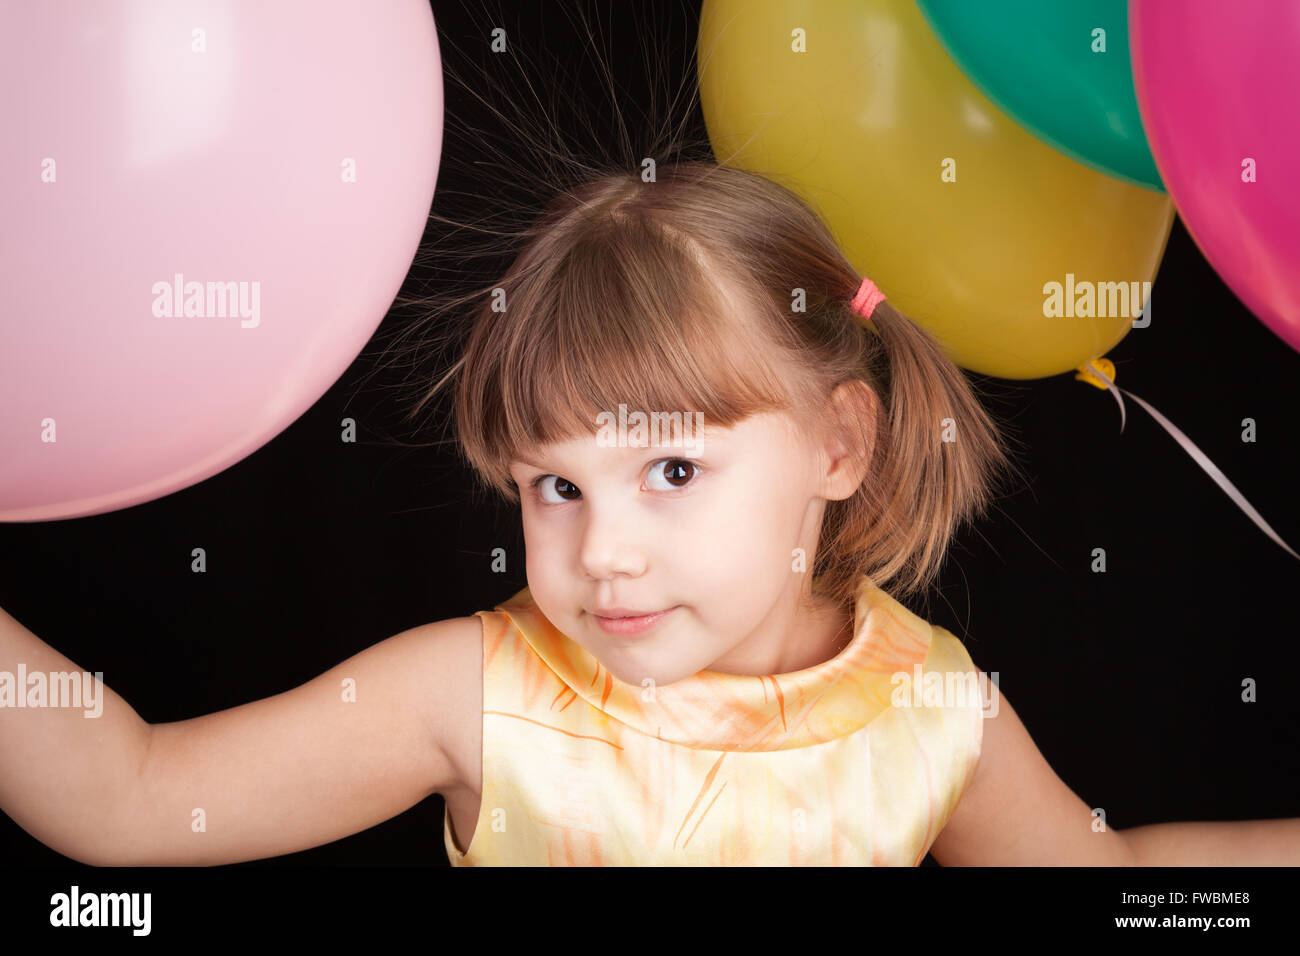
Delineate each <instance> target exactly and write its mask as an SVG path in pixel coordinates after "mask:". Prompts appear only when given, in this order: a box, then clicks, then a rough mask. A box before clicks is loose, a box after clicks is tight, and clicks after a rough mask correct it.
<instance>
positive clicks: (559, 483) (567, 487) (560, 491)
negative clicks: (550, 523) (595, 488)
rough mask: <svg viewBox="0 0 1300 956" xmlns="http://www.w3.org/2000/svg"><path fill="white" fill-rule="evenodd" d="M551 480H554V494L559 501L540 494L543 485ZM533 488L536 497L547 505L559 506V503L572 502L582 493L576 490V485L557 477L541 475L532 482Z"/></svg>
mask: <svg viewBox="0 0 1300 956" xmlns="http://www.w3.org/2000/svg"><path fill="white" fill-rule="evenodd" d="M551 478H554V479H555V484H556V490H555V493H556V494H557V495H559V496H560V501H555V500H554V499H551V498H548V497H546V495H544V494H542V489H543V488H545V487H546V484H545V483H546V482H547V481H548V480H550V479H551ZM533 487H534V488H536V489H537V492H538V495H539V496H540V497H541V499H542V500H543V501H545V502H547V503H548V504H559V503H560V502H561V501H573V500H574V498H576V497H577V496H578V495H580V494H582V492H580V491H579V490H578V486H577V485H575V484H574V483H573V482H571V481H568V480H566V479H564V478H561V477H560V476H559V475H542V476H541V477H539V478H537V479H535V480H534V481H533Z"/></svg>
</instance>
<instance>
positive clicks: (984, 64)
mask: <svg viewBox="0 0 1300 956" xmlns="http://www.w3.org/2000/svg"><path fill="white" fill-rule="evenodd" d="M916 5H917V6H918V7H919V8H920V10H921V13H923V14H924V15H925V17H926V19H927V20H928V21H929V22H930V26H931V27H932V28H933V29H934V32H935V35H936V36H938V38H939V40H940V41H941V42H942V43H943V45H944V48H945V49H946V50H947V51H948V55H949V56H951V57H952V58H953V60H954V61H956V63H957V64H958V65H959V66H960V67H961V68H962V69H963V70H964V71H965V73H966V75H967V76H968V77H970V79H971V82H973V83H974V84H975V85H976V86H977V87H979V89H980V91H981V92H983V93H984V95H985V96H987V97H988V98H989V99H990V100H992V101H993V102H994V103H996V104H997V105H998V106H999V107H1000V108H1001V109H1002V111H1003V112H1004V113H1006V114H1007V115H1008V116H1010V117H1012V118H1013V119H1015V120H1016V121H1017V122H1018V123H1020V125H1021V126H1024V127H1025V128H1026V129H1027V130H1029V131H1030V132H1031V133H1033V134H1034V135H1035V136H1037V137H1038V138H1039V139H1041V140H1043V141H1044V142H1046V143H1050V144H1051V145H1052V146H1054V147H1055V148H1056V149H1058V150H1060V151H1061V152H1063V153H1065V154H1066V155H1067V156H1069V157H1071V158H1072V159H1076V160H1078V161H1079V162H1081V163H1084V164H1086V165H1088V166H1090V167H1092V168H1093V169H1095V170H1097V171H1099V172H1102V173H1106V174H1107V175H1110V176H1114V177H1115V178H1117V179H1121V180H1124V181H1126V182H1128V183H1131V184H1132V185H1135V186H1141V187H1143V188H1146V189H1151V190H1154V191H1155V192H1161V193H1163V192H1164V191H1165V188H1164V183H1163V182H1162V181H1161V179H1160V173H1159V172H1158V171H1157V170H1156V163H1155V160H1154V159H1153V158H1152V156H1151V148H1150V147H1149V146H1148V145H1147V137H1146V131H1145V130H1144V129H1143V128H1142V116H1141V114H1140V113H1139V112H1138V104H1137V94H1136V93H1135V92H1134V89H1133V70H1132V66H1131V63H1130V61H1129V43H1128V0H916Z"/></svg>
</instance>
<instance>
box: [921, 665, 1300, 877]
mask: <svg viewBox="0 0 1300 956" xmlns="http://www.w3.org/2000/svg"><path fill="white" fill-rule="evenodd" d="M976 670H977V671H979V669H978V668H976ZM979 677H980V684H981V686H987V687H989V688H990V693H991V694H993V695H996V696H997V709H996V712H995V713H996V716H992V717H989V716H986V717H985V718H984V742H983V745H982V747H981V755H980V762H979V767H978V768H977V769H976V771H975V779H974V780H972V781H971V784H970V786H969V788H968V789H967V791H966V793H965V794H964V795H963V796H962V799H961V801H960V802H959V803H958V804H957V809H956V810H954V811H953V814H952V817H951V818H950V819H949V821H948V825H947V826H946V827H944V829H943V832H941V833H940V834H939V837H938V839H936V840H935V841H934V844H933V845H932V846H931V847H930V852H931V854H932V855H933V856H934V858H935V859H936V860H938V861H939V863H941V864H943V865H944V866H1179V865H1205V866H1224V865H1229V866H1230V865H1239V864H1246V865H1259V864H1264V865H1268V864H1285V865H1295V864H1297V863H1300V820H1295V819H1291V820H1250V821H1244V822H1240V823H1228V822H1225V823H1160V824H1154V825H1152V826H1144V827H1133V828H1131V829H1128V830H1122V831H1121V830H1116V829H1114V828H1113V827H1111V826H1110V825H1109V824H1107V825H1106V828H1105V829H1104V830H1103V829H1101V828H1100V826H1099V825H1098V824H1097V823H1094V816H1093V813H1092V809H1091V808H1090V807H1088V805H1087V804H1085V803H1084V802H1083V801H1082V800H1080V799H1079V798H1078V797H1077V796H1076V795H1075V794H1074V792H1073V791H1072V790H1070V788H1069V787H1067V786H1066V785H1065V784H1064V783H1063V782H1062V781H1061V778H1060V777H1058V776H1057V775H1056V773H1055V772H1054V771H1053V770H1052V768H1051V767H1050V766H1049V765H1048V763H1047V761H1046V760H1045V759H1044V758H1043V755H1042V754H1041V753H1040V752H1039V750H1038V748H1037V747H1036V746H1035V745H1034V742H1033V740H1032V739H1031V738H1030V736H1029V733H1028V731H1026V730H1025V726H1024V724H1022V723H1021V722H1020V718H1019V717H1017V716H1016V712H1015V711H1014V710H1012V709H1011V705H1010V704H1009V703H1007V699H1006V697H1004V696H1002V695H1001V691H999V690H998V689H997V685H995V684H994V683H993V682H992V681H989V680H987V679H986V678H985V677H984V673H983V671H979Z"/></svg>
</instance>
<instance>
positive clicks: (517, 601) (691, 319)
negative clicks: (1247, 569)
mask: <svg viewBox="0 0 1300 956" xmlns="http://www.w3.org/2000/svg"><path fill="white" fill-rule="evenodd" d="M453 373H454V374H453V375H452V376H449V377H448V378H445V379H444V380H443V381H442V382H439V383H438V384H437V386H435V387H434V388H433V389H431V390H430V392H429V396H428V397H432V396H433V394H435V393H436V392H437V391H439V389H441V387H442V386H443V385H444V384H446V383H447V382H449V381H455V382H456V391H455V418H456V422H457V426H458V432H459V440H460V442H461V445H462V448H463V450H464V453H465V455H466V457H467V459H468V461H469V462H470V464H471V465H472V466H473V467H474V468H475V469H477V471H478V472H479V473H480V474H481V475H482V476H483V478H484V479H485V481H486V482H487V483H488V484H489V485H490V486H491V487H493V488H495V489H498V490H499V491H500V492H501V493H503V494H504V495H506V496H507V497H509V498H510V499H512V500H514V501H518V502H519V503H520V504H521V506H522V511H523V524H524V533H525V541H526V559H527V580H528V587H527V588H525V589H523V590H522V591H520V592H519V593H518V594H516V595H514V596H513V597H511V598H510V599H509V600H507V601H505V602H504V603H502V604H500V605H498V606H497V607H496V608H495V609H494V610H491V611H486V610H484V611H480V612H478V613H477V614H475V615H473V616H472V617H468V618H457V619H452V620H447V621H441V622H437V623H434V624H429V625H425V626H422V627H418V628H414V629H412V630H410V631H406V632H403V633H402V634H399V635H396V636H394V637H392V638H390V639H388V640H386V641H383V642H381V643H380V644H377V645H376V646H374V647H372V648H370V649H368V650H366V651H364V652H362V653H360V654H357V655H356V656H354V657H352V658H350V659H349V660H347V661H345V662H343V663H342V664H340V665H338V666H337V667H335V668H333V669H332V670H330V671H327V672H326V673H324V674H322V675H321V676H319V677H317V678H316V679H315V680H313V681H311V682H309V683H307V684H305V685H303V686H302V687H299V688H297V689H295V690H291V691H288V692H286V693H283V694H280V695H278V696H275V697H271V698H267V699H265V700H260V701H256V702H253V703H250V704H247V705H244V706H240V707H235V708H232V709H229V710H225V711H221V712H219V713H214V714H210V715H207V716H203V717H198V718H195V719H192V720H185V721H180V722H176V723H167V724H159V725H156V726H150V725H148V724H145V723H144V722H143V721H142V720H141V719H140V718H139V717H138V716H137V715H136V714H135V712H134V711H133V710H132V709H131V708H130V707H129V706H128V705H127V704H126V703H125V702H124V701H123V700H122V699H121V698H120V697H118V696H117V695H116V694H114V693H113V692H112V691H111V690H108V689H107V688H104V689H103V690H104V699H103V704H102V706H103V710H102V715H101V716H99V717H98V718H97V719H96V720H86V719H84V717H83V714H82V713H81V712H80V711H79V710H73V709H68V708H66V707H63V708H61V707H48V706H47V707H40V706H28V707H23V708H12V701H10V702H9V703H10V705H11V706H10V707H8V708H6V709H5V710H4V711H3V713H2V714H0V808H3V810H4V811H5V812H6V813H7V814H9V815H10V816H11V817H12V818H13V819H14V820H15V821H17V822H18V823H19V824H20V825H21V826H23V827H24V828H25V829H26V830H27V831H28V832H30V833H31V834H33V835H34V836H35V837H37V838H38V839H40V840H41V841H43V842H45V843H46V844H47V845H49V846H51V847H53V848H54V849H56V850H59V851H60V852H62V853H64V854H66V855H68V856H70V857H73V858H74V859H77V860H81V861H84V862H88V863H94V864H126V865H149V864H161V865H178V864H182V865H184V864H218V863H232V862H236V861H241V860H250V859H257V858H262V857H266V856H271V855H277V854H283V853H290V852H294V851H297V850H301V849H304V848H307V847H311V846H316V845H319V844H321V843H325V842H328V841H331V840H336V839H339V838H341V837H343V836H345V835H348V834H351V833H355V832H357V831H360V830H363V829H365V828H368V827H370V826H373V825H374V824H376V823H378V822H380V821H382V820H384V819H387V818H389V817H391V816H394V815H396V814H398V813H400V812H402V811H403V810H405V809H406V808H408V807H410V806H411V805H413V804H414V803H416V802H418V801H419V800H421V799H423V798H424V797H426V796H428V795H429V794H431V793H440V794H442V795H443V796H444V797H445V798H446V801H447V814H446V818H445V824H444V840H445V845H446V849H447V853H448V855H449V857H450V858H451V861H452V862H453V863H454V864H457V865H476V864H516V865H607V864H645V865H660V864H663V865H672V864H686V865H735V864H745V865H754V864H780V865H786V864H788V865H818V864H829V865H868V864H871V865H876V864H889V865H909V866H910V865H916V864H918V863H920V862H921V860H922V859H923V858H924V856H925V854H926V853H927V851H928V852H931V853H933V855H934V856H935V858H936V859H937V860H938V861H939V862H941V863H944V864H1132V863H1147V864H1159V863H1184V862H1210V863H1233V862H1295V860H1296V856H1297V854H1296V846H1297V838H1296V832H1297V831H1296V821H1256V822H1248V823H1217V824H1165V825H1157V826H1150V827H1140V828H1136V829H1133V830H1128V831H1123V832H1120V831H1117V830H1115V829H1113V828H1108V827H1106V826H1104V825H1098V821H1097V819H1096V818H1095V816H1094V814H1093V813H1092V811H1091V810H1090V809H1089V807H1088V806H1087V805H1085V804H1084V803H1083V802H1082V801H1081V800H1080V799H1079V798H1078V797H1077V796H1075V795H1074V794H1073V793H1072V792H1071V791H1070V790H1069V789H1068V788H1067V787H1066V786H1065V785H1064V784H1063V783H1062V782H1061V781H1060V780H1059V779H1058V778H1057V776H1056V775H1055V774H1054V773H1053V772H1052V770H1051V769H1050V768H1049V767H1048V765H1047V764H1046V762H1045V761H1044V760H1043V758H1042V756H1041V755H1040V754H1039V752H1038V750H1037V749H1036V748H1035V746H1034V745H1033V743H1032V741H1031V740H1030V739H1029V737H1028V735H1027V734H1026V732H1025V729H1024V727H1023V726H1022V725H1021V724H1020V722H1019V720H1018V719H1017V717H1016V715H1015V713H1014V711H1013V710H1012V709H1011V707H1010V705H1009V703H1008V702H1007V701H1006V699H1005V698H1003V697H1001V695H1000V694H999V692H998V690H997V688H996V686H994V685H992V684H991V683H990V682H987V681H986V680H984V674H983V672H982V671H980V670H979V669H978V668H977V667H976V666H975V665H974V663H973V662H972V661H971V658H970V656H969V655H968V654H967V652H966V650H965V649H964V647H963V645H962V644H961V643H960V642H959V641H958V640H957V638H956V637H954V636H953V635H952V634H951V633H949V632H948V631H946V630H944V629H943V628H941V627H936V626H931V625H930V624H928V623H926V621H925V620H923V619H922V618H921V617H918V616H917V615H915V614H913V613H911V612H910V611H908V610H907V608H906V607H904V605H903V604H902V603H901V601H900V597H899V596H901V595H904V594H908V593H915V592H917V591H919V590H920V589H922V588H923V587H925V585H926V584H927V582H929V581H930V580H932V579H933V576H934V574H935V572H936V570H937V569H938V567H939V565H940V563H941V561H942V559H943V556H944V552H945V547H946V545H947V543H948V542H949V540H950V538H951V536H952V534H953V532H954V529H955V528H956V527H957V526H958V525H959V523H960V522H961V521H963V520H965V519H967V518H969V517H970V516H972V515H974V514H976V513H978V511H979V510H980V509H981V508H982V507H983V506H984V505H985V504H986V503H987V501H988V500H990V495H991V494H992V489H993V487H994V484H995V479H996V478H997V477H998V476H999V475H1000V474H1003V473H1005V472H1006V471H1007V470H1008V465H1009V459H1008V458H1007V456H1006V455H1005V454H1004V452H1003V451H1002V448H1001V446H1000V444H999V438H998V435H997V432H996V429H995V427H994V425H993V423H992V421H991V420H990V418H989V417H988V416H987V415H986V414H985V412H984V411H983V410H982V409H981V407H980V405H979V403H978V401H977V400H976V398H975V396H974V395H973V394H972V391H971V389H970V387H969V386H968V384H967V381H966V379H965V377H964V376H963V375H962V373H961V372H960V371H959V370H958V369H957V368H956V367H955V366H954V365H953V364H952V363H951V362H950V361H949V360H948V359H947V358H946V357H945V356H944V354H943V353H942V352H941V351H940V349H939V348H938V347H937V346H936V345H935V344H934V342H933V341H932V340H931V339H930V338H929V336H928V335H927V334H926V333H925V332H924V331H923V330H921V329H920V328H919V327H918V326H916V325H914V324H912V323H911V322H910V321H909V320H908V319H907V318H905V317H904V316H902V315H901V314H899V313H898V312H897V311H895V310H894V309H892V308H891V307H890V306H889V305H888V303H886V302H884V301H883V296H882V295H881V293H880V292H879V291H878V290H876V289H875V287H874V285H873V284H872V283H871V282H870V281H869V280H867V279H863V278H862V277H861V276H859V275H857V274H856V273H855V271H854V270H853V269H852V267H851V266H850V264H849V263H848V262H847V261H846V260H845V258H844V257H843V255H842V253H841V252H840V250H839V249H838V248H837V247H836V245H835V243H834V242H833V240H832V238H831V236H830V235H829V234H828V232H827V230H826V229H825V227H824V226H823V224H822V223H821V221H820V220H819V219H818V217H817V216H816V215H815V214H814V213H813V212H811V211H810V210H809V209H808V208H807V207H806V206H805V205H804V204H803V203H802V202H801V201H800V200H799V199H797V198H796V197H795V196H794V195H793V194H792V193H790V192H789V191H787V190H786V189H784V188H783V187H781V186H779V185H777V184H775V183H773V182H770V181H768V180H766V179H764V178H762V177H760V176H757V175H754V174H751V173H746V172H742V171H738V170H735V169H730V168H726V167H723V166H718V165H714V164H710V163H685V164H681V165H679V166H676V167H672V168H670V169H661V170H660V172H659V175H658V177H657V181H655V182H643V181H641V179H640V178H639V177H637V176H635V175H631V174H611V175H606V176H603V177H598V178H596V179H594V180H593V181H590V182H588V183H586V184H585V185H584V186H582V187H581V188H577V189H573V190H569V191H567V192H565V193H564V194H562V195H561V196H560V197H559V198H558V199H557V200H556V201H555V202H554V203H553V204H552V205H551V207H550V208H549V209H547V210H546V213H545V215H544V216H543V217H542V218H541V219H540V220H539V221H538V223H537V224H536V226H535V228H534V229H533V231H532V233H531V236H530V240H529V242H528V244H527V246H526V247H525V248H524V250H523V252H522V254H521V255H520V256H519V257H518V259H517V261H516V262H515V264H514V266H513V267H512V268H511V269H510V270H509V272H508V274H507V275H506V276H505V277H504V279H503V280H502V281H501V282H500V283H499V284H498V285H497V286H496V287H495V288H494V289H493V290H491V294H490V295H488V296H487V297H485V299H484V301H483V304H482V307H481V311H480V312H479V313H478V314H477V316H476V318H475V325H474V327H473V329H472V331H471V334H470V336H469V338H468V346H467V350H466V351H465V353H464V355H463V357H462V358H461V360H460V361H459V362H458V363H456V366H455V368H454V369H453ZM415 411H418V406H417V408H416V409H415ZM674 415H676V416H677V417H676V418H674V417H673V416H674ZM662 420H667V421H670V422H672V423H674V425H675V424H676V423H677V422H680V423H681V428H680V429H677V428H676V427H673V428H670V429H669V431H668V433H666V434H664V433H660V432H658V431H657V430H655V431H646V430H644V429H642V428H640V427H639V426H640V425H641V424H643V423H649V422H660V421H662ZM620 422H621V423H623V425H624V426H626V427H622V426H620V425H619V424H618V423H620ZM688 426H689V430H688ZM696 426H698V427H696ZM887 585H888V586H889V587H890V588H892V589H893V590H894V591H895V594H891V593H889V592H888V591H886V590H885V587H886V586H887ZM20 667H22V668H24V669H25V671H26V673H28V674H32V673H35V672H38V671H39V672H46V673H56V672H65V673H66V672H75V671H77V670H79V669H78V668H77V667H76V665H74V664H73V663H72V662H71V661H69V660H67V659H66V658H64V657H62V656H61V655H60V654H58V653H57V652H56V651H54V650H53V649H52V648H50V647H48V646H47V645H45V644H44V643H42V642H41V641H40V640H38V639H37V638H36V637H35V636H34V635H32V634H31V633H30V632H28V631H27V630H26V629H25V628H23V627H22V626H21V625H20V624H19V623H18V622H17V621H15V620H14V619H13V618H12V617H9V616H8V615H5V614H3V613H0V671H3V672H7V673H8V674H10V675H12V674H16V673H18V672H19V669H20ZM11 686H12V685H11ZM101 686H102V685H101ZM19 691H20V692H22V693H25V692H26V690H25V688H20V689H19ZM33 768H39V772H33ZM200 819H201V820H202V821H203V825H202V826H197V825H196V821H198V820H200Z"/></svg>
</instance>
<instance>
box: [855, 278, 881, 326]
mask: <svg viewBox="0 0 1300 956" xmlns="http://www.w3.org/2000/svg"><path fill="white" fill-rule="evenodd" d="M884 301H885V294H884V293H883V292H881V291H880V290H879V289H877V288H876V284H875V283H874V282H872V281H871V280H870V279H868V278H867V277H866V276H863V277H862V285H861V286H859V287H858V294H857V295H856V296H854V297H853V311H854V312H856V313H858V315H860V316H862V317H863V318H864V319H869V318H871V313H872V312H874V311H875V310H876V306H877V305H879V304H880V303H881V302H884Z"/></svg>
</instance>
